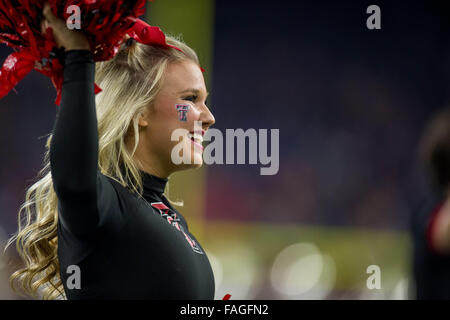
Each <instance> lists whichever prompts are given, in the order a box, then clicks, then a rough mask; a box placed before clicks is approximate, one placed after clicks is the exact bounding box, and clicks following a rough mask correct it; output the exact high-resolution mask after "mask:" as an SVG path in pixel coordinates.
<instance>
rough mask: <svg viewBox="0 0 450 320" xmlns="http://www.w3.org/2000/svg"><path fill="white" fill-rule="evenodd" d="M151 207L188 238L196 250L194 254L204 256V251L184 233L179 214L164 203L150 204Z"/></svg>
mask: <svg viewBox="0 0 450 320" xmlns="http://www.w3.org/2000/svg"><path fill="white" fill-rule="evenodd" d="M150 204H151V206H152V207H153V208H155V209H156V210H158V212H159V214H160V215H161V216H162V217H163V218H165V219H166V221H167V222H168V223H169V224H170V225H172V226H174V227H175V228H177V229H178V230H179V231H180V232H181V233H182V234H183V235H184V237H185V238H186V241H187V242H188V243H189V244H190V246H191V248H192V250H194V252H196V253H201V254H203V251H202V249H201V248H200V246H199V245H198V244H197V243H196V242H195V240H194V239H192V238H191V237H189V235H188V234H187V233H186V232H185V231H184V228H183V226H182V225H181V224H179V223H178V221H180V219H179V218H178V217H177V214H176V213H175V212H171V211H170V209H169V207H167V206H166V205H165V204H164V203H162V202H152V203H150Z"/></svg>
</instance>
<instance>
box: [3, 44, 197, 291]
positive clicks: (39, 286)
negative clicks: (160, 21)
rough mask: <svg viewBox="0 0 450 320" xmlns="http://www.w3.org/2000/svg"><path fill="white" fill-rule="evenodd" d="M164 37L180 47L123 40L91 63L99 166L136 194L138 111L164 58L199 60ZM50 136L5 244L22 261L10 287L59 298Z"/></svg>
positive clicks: (159, 77)
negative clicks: (106, 58) (114, 50)
mask: <svg viewBox="0 0 450 320" xmlns="http://www.w3.org/2000/svg"><path fill="white" fill-rule="evenodd" d="M166 40H167V43H168V44H170V45H173V46H176V47H178V48H180V49H181V50H182V51H183V52H180V51H178V50H175V49H172V48H163V47H159V46H150V45H144V44H141V43H138V42H136V41H129V42H128V43H127V42H125V41H124V43H123V44H122V46H121V48H120V50H119V52H118V53H117V55H116V56H115V57H114V58H113V59H111V60H109V61H106V62H97V63H96V66H95V68H96V71H95V81H96V83H97V84H98V85H99V86H100V87H101V88H102V89H103V91H102V92H101V93H99V94H97V96H96V98H95V101H96V113H97V120H98V137H99V157H98V166H99V169H100V170H101V172H102V173H103V174H104V175H107V176H109V177H111V178H113V179H115V180H117V181H118V182H119V183H121V184H122V185H123V186H125V187H127V188H129V189H130V190H131V191H134V192H136V193H137V194H138V195H141V194H142V188H143V187H142V179H141V176H140V174H139V169H138V167H137V165H136V162H135V160H134V159H133V154H134V152H135V151H136V148H137V145H138V142H139V133H138V117H139V115H140V113H141V112H142V111H144V109H145V108H147V107H149V106H151V104H152V103H153V101H154V99H155V97H156V95H157V93H158V91H159V89H160V88H161V84H162V81H163V77H164V72H165V70H166V66H167V65H168V64H169V63H172V62H177V61H182V60H186V59H188V60H191V61H194V62H196V63H197V64H199V62H198V57H197V55H196V53H195V52H194V51H193V50H192V49H191V48H189V47H188V46H187V45H186V44H185V43H184V42H182V41H181V40H180V39H176V38H174V37H171V36H167V39H166ZM130 42H131V44H130ZM52 136H53V135H52V134H49V137H48V138H47V141H46V152H45V155H44V167H43V168H42V169H41V170H40V171H39V173H38V175H37V179H38V181H37V182H35V183H34V184H33V185H32V186H31V187H30V188H29V189H28V190H27V192H26V196H25V202H24V203H23V204H22V206H21V207H20V209H19V213H18V231H17V233H16V234H15V235H14V236H13V237H11V238H10V239H9V241H8V244H7V246H6V248H7V247H8V246H9V245H10V244H12V243H14V242H15V243H16V249H17V251H18V253H19V255H20V257H21V258H22V260H23V262H24V265H25V267H23V268H21V269H19V270H17V271H16V272H14V273H13V274H12V275H11V277H10V284H11V287H12V288H13V290H14V291H15V292H17V293H18V294H20V295H24V296H31V297H33V298H43V299H58V298H65V295H64V287H63V284H62V281H61V279H60V275H59V262H58V256H57V247H58V237H57V222H58V209H57V204H58V199H57V196H56V194H55V191H54V189H53V182H52V176H51V171H50V161H49V155H50V145H51V140H52ZM129 136H131V137H132V139H133V141H134V147H133V150H132V151H130V150H127V148H126V140H127V139H128V137H129ZM6 248H5V250H6Z"/></svg>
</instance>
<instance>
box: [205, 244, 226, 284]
mask: <svg viewBox="0 0 450 320" xmlns="http://www.w3.org/2000/svg"><path fill="white" fill-rule="evenodd" d="M206 255H207V256H208V259H209V263H210V264H211V269H212V270H213V273H214V282H215V286H216V288H218V287H220V286H221V285H222V280H223V266H222V262H221V261H220V260H219V259H218V258H217V257H216V256H215V255H214V254H212V253H211V252H209V251H206Z"/></svg>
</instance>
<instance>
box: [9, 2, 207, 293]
mask: <svg viewBox="0 0 450 320" xmlns="http://www.w3.org/2000/svg"><path fill="white" fill-rule="evenodd" d="M44 16H45V18H46V20H45V22H44V24H43V27H44V28H46V27H51V28H52V29H53V34H54V37H55V40H56V42H57V44H58V45H59V46H60V47H64V48H65V53H64V85H63V91H62V99H61V105H60V107H59V112H58V115H57V119H56V122H55V126H54V130H53V133H52V135H50V136H49V139H48V141H47V152H46V154H45V167H44V168H43V169H42V171H41V172H40V176H41V179H40V180H39V181H38V182H36V183H35V184H34V185H33V186H31V188H30V189H29V190H28V191H27V194H26V202H25V204H24V205H23V206H22V207H21V210H20V212H19V230H18V233H17V235H16V236H15V237H14V238H13V239H12V240H15V241H16V246H17V249H18V251H19V254H20V256H21V257H22V259H23V261H24V264H25V267H24V268H23V269H21V270H18V271H17V272H16V273H14V274H13V275H12V276H11V282H12V286H13V288H15V289H16V290H17V291H19V292H21V293H25V294H28V295H31V296H33V297H37V298H45V299H55V298H59V299H60V298H67V299H214V291H215V284H214V277H213V273H212V269H211V266H210V263H209V260H208V257H207V256H206V254H205V251H204V250H203V248H202V247H201V246H200V244H199V243H198V242H197V240H196V239H195V237H194V236H193V235H192V234H191V233H190V232H189V229H188V225H187V223H186V220H185V219H184V218H183V216H182V215H181V214H180V213H179V212H178V211H177V210H175V209H174V208H173V206H172V205H171V203H169V201H168V200H167V198H166V197H165V195H164V191H165V187H166V184H167V181H168V177H169V176H170V175H171V174H172V173H174V172H175V171H178V170H182V169H189V168H195V167H199V166H200V165H201V164H198V163H199V162H200V163H201V159H202V150H203V147H202V146H201V141H202V135H203V134H204V133H205V131H206V130H207V129H208V127H210V126H211V125H212V124H214V117H213V115H212V114H211V112H210V110H209V109H208V107H207V106H206V97H207V91H206V88H205V82H204V79H203V75H202V71H201V68H200V66H199V62H198V58H197V56H196V54H195V52H194V51H193V50H192V49H190V48H189V47H188V46H186V45H185V44H184V43H182V42H180V41H178V40H175V39H173V38H171V37H168V38H167V43H168V44H169V45H172V46H176V47H178V48H180V49H181V51H178V50H175V49H172V48H169V47H160V46H152V45H145V44H141V43H138V42H136V41H134V42H133V41H132V40H130V41H127V45H123V46H122V47H121V49H120V51H119V52H118V54H117V55H116V56H115V57H114V58H113V59H112V60H110V61H107V62H101V63H97V64H95V63H94V61H93V54H92V52H91V49H90V46H89V43H88V41H87V39H86V37H85V36H84V34H83V33H82V32H81V31H76V30H69V29H68V28H67V27H66V25H65V23H64V21H63V20H61V19H59V18H58V17H55V16H54V15H53V14H52V12H51V10H50V8H49V6H47V5H46V7H45V9H44ZM94 77H95V78H94ZM94 80H95V83H97V84H98V85H99V86H100V87H101V88H102V89H103V92H101V93H99V94H98V95H97V96H95V94H94ZM180 105H184V106H186V110H185V113H184V116H185V117H184V119H183V118H180V112H179V110H177V106H180ZM195 121H201V122H202V129H201V130H196V131H201V132H194V122H195ZM180 128H181V129H186V130H187V131H186V132H189V134H186V136H184V137H183V139H182V142H181V143H183V144H185V146H186V147H187V148H189V150H191V157H192V161H191V163H193V164H192V165H189V164H183V165H175V164H174V163H173V162H172V160H171V151H172V148H173V147H174V145H175V144H178V143H179V142H178V141H171V134H172V132H173V131H174V130H175V129H180Z"/></svg>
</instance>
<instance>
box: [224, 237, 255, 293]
mask: <svg viewBox="0 0 450 320" xmlns="http://www.w3.org/2000/svg"><path fill="white" fill-rule="evenodd" d="M217 258H218V259H219V260H220V261H221V263H222V267H223V279H222V283H221V285H220V286H217V285H216V297H217V298H219V299H222V297H223V296H224V295H225V294H231V297H232V299H234V300H248V299H252V298H253V296H254V295H255V286H254V285H255V282H256V280H257V277H258V267H257V266H258V263H257V256H256V254H255V252H254V251H253V250H252V249H250V248H248V247H247V246H244V245H242V244H238V243H233V244H229V246H228V248H227V249H222V250H221V251H220V256H218V257H217Z"/></svg>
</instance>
